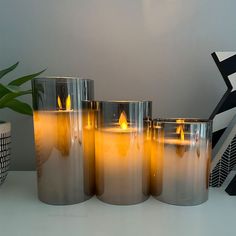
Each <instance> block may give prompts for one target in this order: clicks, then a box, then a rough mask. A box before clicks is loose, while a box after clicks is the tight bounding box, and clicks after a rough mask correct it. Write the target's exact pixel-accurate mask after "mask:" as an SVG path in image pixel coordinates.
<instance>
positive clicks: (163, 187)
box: [151, 118, 212, 206]
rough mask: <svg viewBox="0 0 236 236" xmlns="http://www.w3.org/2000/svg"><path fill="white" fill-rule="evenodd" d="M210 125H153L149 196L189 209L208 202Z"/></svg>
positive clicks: (199, 122)
mask: <svg viewBox="0 0 236 236" xmlns="http://www.w3.org/2000/svg"><path fill="white" fill-rule="evenodd" d="M211 134H212V122H211V121H209V120H200V119H182V118H181V119H166V120H163V119H162V120H160V119H159V120H154V121H153V139H152V155H151V194H152V195H153V196H154V197H155V198H157V199H158V200H160V201H163V202H165V203H169V204H174V205H181V206H191V205H198V204H201V203H203V202H205V201H206V200H207V199H208V182H209V171H210V161H211Z"/></svg>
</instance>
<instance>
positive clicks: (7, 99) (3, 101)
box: [0, 90, 32, 108]
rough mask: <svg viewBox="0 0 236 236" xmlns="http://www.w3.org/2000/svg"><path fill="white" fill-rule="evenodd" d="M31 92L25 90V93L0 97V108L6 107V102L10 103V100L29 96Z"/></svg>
mask: <svg viewBox="0 0 236 236" xmlns="http://www.w3.org/2000/svg"><path fill="white" fill-rule="evenodd" d="M31 93H32V90H26V91H21V92H17V93H13V92H11V93H7V94H6V95H4V96H3V97H1V99H0V108H3V107H5V106H6V104H7V103H8V102H10V101H11V100H12V99H14V98H16V97H19V96H22V95H25V94H31Z"/></svg>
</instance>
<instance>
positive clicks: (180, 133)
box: [176, 120, 184, 141]
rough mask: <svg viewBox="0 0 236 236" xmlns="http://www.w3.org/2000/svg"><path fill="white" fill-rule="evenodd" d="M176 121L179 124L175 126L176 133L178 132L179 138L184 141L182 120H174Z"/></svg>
mask: <svg viewBox="0 0 236 236" xmlns="http://www.w3.org/2000/svg"><path fill="white" fill-rule="evenodd" d="M176 123H177V124H179V125H178V126H177V128H176V134H179V135H180V140H181V141H184V120H176Z"/></svg>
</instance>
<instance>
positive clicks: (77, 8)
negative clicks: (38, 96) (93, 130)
mask: <svg viewBox="0 0 236 236" xmlns="http://www.w3.org/2000/svg"><path fill="white" fill-rule="evenodd" d="M235 9H236V1H235V0H224V1H222V0H129V1H127V0H67V1H65V0H40V1H39V0H0V68H4V67H7V66H9V65H11V64H13V63H15V62H16V61H18V60H19V61H20V62H21V64H20V66H19V68H18V70H17V71H16V72H14V73H12V74H11V76H8V77H6V80H7V79H9V78H13V77H14V76H16V75H22V74H28V73H33V72H36V71H40V70H41V69H43V68H48V69H47V71H46V72H45V73H44V75H68V76H78V75H80V76H83V77H85V78H91V79H94V80H95V96H96V98H97V99H100V100H106V99H118V100H121V99H134V100H138V99H149V100H152V101H153V114H154V116H158V117H178V116H179V117H182V116H184V117H202V118H206V117H208V116H209V115H210V113H211V112H212V111H213V109H214V107H215V106H216V104H217V102H218V101H219V99H220V98H221V96H222V95H223V93H224V91H225V89H226V87H225V84H224V82H223V79H222V78H221V76H220V74H219V72H218V70H217V68H216V66H215V64H214V62H213V59H212V58H211V56H210V54H211V53H212V52H213V51H225V50H229V51H230V50H231V51H232V50H235V42H236V15H235ZM24 99H25V100H26V101H28V102H31V98H30V97H26V98H24ZM0 119H1V120H9V121H11V122H12V129H13V131H12V136H13V137H12V138H13V143H12V169H14V170H31V169H33V168H34V167H35V162H34V142H33V124H32V118H31V117H27V116H24V115H19V114H16V113H14V112H12V111H9V110H1V111H0Z"/></svg>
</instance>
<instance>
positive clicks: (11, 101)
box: [0, 62, 45, 115]
mask: <svg viewBox="0 0 236 236" xmlns="http://www.w3.org/2000/svg"><path fill="white" fill-rule="evenodd" d="M18 64H19V62H17V63H16V64H14V65H12V66H10V67H8V68H6V69H4V70H1V71H0V79H1V78H2V77H3V76H4V75H6V74H8V73H9V72H11V71H13V70H14V69H15V68H16V67H17V66H18ZM44 71H45V70H42V71H40V72H38V73H35V74H31V75H26V76H22V77H20V78H17V79H15V80H12V81H11V82H9V83H8V84H7V85H4V84H2V83H0V109H3V108H10V109H12V110H13V111H16V112H19V113H22V114H26V115H32V108H31V106H30V105H29V104H27V103H24V102H21V101H20V100H18V99H17V97H19V96H22V95H26V94H31V93H32V90H31V89H30V90H23V89H22V88H21V85H22V84H24V83H25V82H27V81H29V80H31V79H33V78H35V77H36V76H38V75H40V74H41V73H43V72H44Z"/></svg>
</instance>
